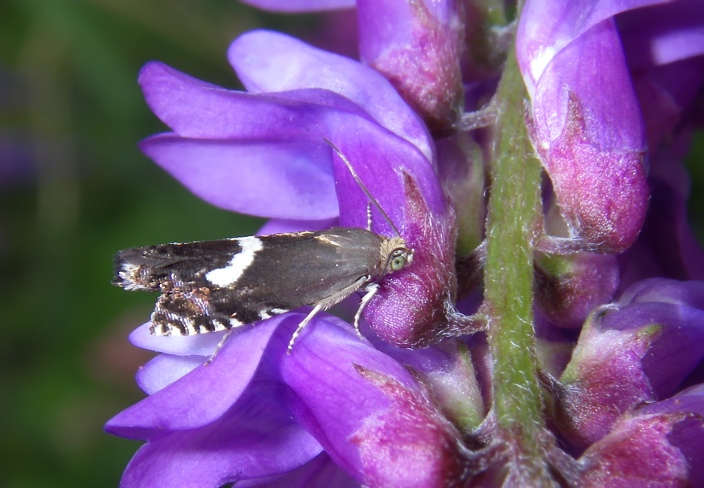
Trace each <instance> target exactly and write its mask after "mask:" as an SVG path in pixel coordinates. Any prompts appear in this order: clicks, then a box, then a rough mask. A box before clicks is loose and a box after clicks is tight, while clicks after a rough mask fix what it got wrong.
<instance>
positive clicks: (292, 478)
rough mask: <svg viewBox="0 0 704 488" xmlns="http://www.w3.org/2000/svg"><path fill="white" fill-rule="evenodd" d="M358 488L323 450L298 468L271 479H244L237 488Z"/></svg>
mask: <svg viewBox="0 0 704 488" xmlns="http://www.w3.org/2000/svg"><path fill="white" fill-rule="evenodd" d="M254 486H256V487H264V488H330V487H335V488H338V487H339V488H359V483H357V482H356V481H355V480H354V479H353V478H350V476H349V475H348V474H347V473H345V472H344V471H342V470H341V469H340V467H339V466H337V464H335V463H334V462H333V461H332V460H331V459H330V456H328V455H327V454H326V453H325V452H322V453H321V454H320V455H318V456H317V457H316V458H315V459H313V460H311V461H310V462H308V463H307V464H304V465H303V466H301V467H300V468H297V469H295V470H293V471H291V472H288V473H286V474H285V475H282V476H277V477H275V479H271V480H251V481H250V480H245V481H241V482H239V483H237V488H249V487H254Z"/></svg>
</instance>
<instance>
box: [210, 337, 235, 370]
mask: <svg viewBox="0 0 704 488" xmlns="http://www.w3.org/2000/svg"><path fill="white" fill-rule="evenodd" d="M233 330H235V329H227V332H225V335H223V336H222V339H220V341H218V345H217V346H215V349H214V350H213V353H212V354H211V355H210V357H209V358H208V359H207V360H206V361H205V363H203V366H207V365H209V364H210V363H212V362H213V359H215V356H217V355H218V353H219V352H220V349H222V346H224V345H225V342H226V341H227V339H229V338H230V335H231V334H232V331H233Z"/></svg>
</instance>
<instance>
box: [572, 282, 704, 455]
mask: <svg viewBox="0 0 704 488" xmlns="http://www.w3.org/2000/svg"><path fill="white" fill-rule="evenodd" d="M703 307H704V282H698V281H690V282H675V281H670V280H664V279H653V280H646V281H641V282H638V283H636V284H634V285H633V286H631V287H630V288H629V289H628V290H626V291H625V292H624V294H623V295H622V296H621V298H620V300H619V301H618V302H617V303H615V304H613V305H609V306H605V307H604V308H602V309H597V310H596V311H594V312H593V314H592V316H591V317H590V319H589V320H588V321H587V323H586V324H585V326H584V328H583V329H582V333H581V335H580V338H579V341H578V343H577V346H576V348H575V350H574V352H573V353H572V360H571V362H570V364H568V366H567V368H566V369H565V371H564V372H563V374H562V376H561V378H560V381H561V392H560V394H559V404H560V408H559V409H558V413H559V416H558V424H559V426H560V427H559V428H560V430H561V432H562V433H563V434H564V435H565V436H566V437H567V438H569V439H570V441H571V442H572V443H574V444H575V445H577V446H580V447H584V446H588V445H590V444H592V443H594V442H596V441H598V440H600V439H601V438H602V437H604V436H605V435H606V434H607V433H608V432H610V431H611V430H612V429H613V425H614V422H616V421H617V419H619V418H620V417H621V416H622V415H623V414H625V413H628V412H630V411H631V410H632V409H634V408H636V407H637V406H639V405H640V404H642V403H645V402H653V401H658V400H662V399H664V398H667V397H668V396H670V395H672V394H674V393H675V392H676V391H677V389H678V388H679V387H680V386H681V384H682V383H683V381H684V380H685V379H686V378H687V376H688V375H689V374H690V373H692V371H693V370H694V369H695V368H696V367H697V365H698V364H699V363H700V362H701V361H702V358H704V308H703Z"/></svg>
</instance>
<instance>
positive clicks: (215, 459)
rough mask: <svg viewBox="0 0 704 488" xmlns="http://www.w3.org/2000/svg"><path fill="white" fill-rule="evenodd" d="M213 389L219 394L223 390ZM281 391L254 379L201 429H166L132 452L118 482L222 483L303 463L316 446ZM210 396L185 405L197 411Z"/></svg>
mask: <svg viewBox="0 0 704 488" xmlns="http://www.w3.org/2000/svg"><path fill="white" fill-rule="evenodd" d="M213 364H215V362H214V363H213ZM224 373H225V372H224V371H220V372H219V374H224ZM213 374H217V373H216V372H214V371H213ZM216 393H217V394H219V395H223V394H226V390H219V391H218V390H216ZM285 396H286V392H285V390H284V389H283V387H282V386H281V385H274V384H271V383H270V384H267V385H262V384H258V385H257V388H253V389H250V390H248V392H246V393H245V394H244V395H243V396H242V397H240V398H239V399H238V401H237V403H235V404H234V405H233V406H232V408H231V409H230V410H229V411H228V412H227V415H226V416H223V417H222V418H219V419H216V420H214V421H213V422H212V423H209V424H207V425H204V426H202V427H200V428H195V429H188V430H175V431H174V430H171V431H168V432H165V433H164V434H163V435H161V436H158V437H156V438H155V439H154V440H152V441H150V442H149V443H147V444H146V445H145V446H143V447H142V448H141V449H140V450H139V451H138V452H137V454H135V456H134V457H133V458H132V461H131V462H130V464H129V465H128V466H127V469H126V470H125V473H124V476H123V479H122V484H121V486H123V487H126V488H127V487H144V486H149V487H174V486H221V485H223V484H225V483H227V482H231V481H237V480H240V479H248V478H259V477H263V476H272V475H275V474H279V473H281V472H286V471H290V470H293V469H296V468H297V467H299V466H302V465H304V464H305V463H307V462H308V461H310V460H311V459H313V458H314V457H315V456H317V455H318V454H319V453H320V451H321V448H320V445H319V444H318V443H317V442H316V441H315V440H314V439H313V438H312V437H311V436H310V435H309V434H308V433H307V432H306V431H305V430H304V429H302V428H301V427H300V426H298V425H296V424H295V423H294V422H293V421H292V420H291V415H290V412H289V411H288V409H287V408H286V407H285V402H284V399H285ZM194 398H197V401H196V402H194V401H193V399H194ZM213 399H214V398H213V396H211V395H208V391H207V390H203V391H201V394H200V395H199V396H197V397H192V398H191V401H190V407H191V408H192V409H193V410H197V409H198V408H199V406H200V404H201V403H204V404H206V405H207V404H208V403H210V402H211V401H212V400H213ZM184 413H185V414H189V413H190V414H194V413H196V412H188V411H186V412H184Z"/></svg>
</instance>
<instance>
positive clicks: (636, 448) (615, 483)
mask: <svg viewBox="0 0 704 488" xmlns="http://www.w3.org/2000/svg"><path fill="white" fill-rule="evenodd" d="M680 428H684V429H688V430H691V429H695V430H697V431H698V434H699V435H698V437H699V442H698V444H699V445H697V446H693V447H695V450H694V452H696V448H697V447H698V448H699V452H698V454H697V455H696V460H695V463H696V464H699V463H701V461H702V453H703V452H704V450H703V449H702V444H701V440H702V438H703V437H702V433H703V431H702V423H701V420H700V421H697V419H694V418H692V417H691V416H687V415H658V416H646V417H636V418H633V419H626V420H624V421H623V422H620V423H619V424H618V425H617V426H616V428H615V429H614V431H613V432H611V433H610V434H609V435H608V436H607V437H605V438H604V439H602V440H601V441H600V442H597V443H595V444H593V445H592V446H590V447H589V449H587V451H586V452H585V453H584V455H583V456H582V457H581V458H580V459H579V463H580V470H581V471H582V473H581V478H580V480H579V486H580V487H598V488H610V487H614V488H617V487H626V486H695V485H690V484H689V482H690V481H691V478H690V470H691V468H690V466H691V464H690V462H688V461H693V459H691V458H690V459H687V457H688V456H686V454H685V453H684V452H683V451H682V450H681V449H679V448H678V447H677V446H676V445H674V443H673V442H672V435H673V434H676V432H677V430H679V429H680Z"/></svg>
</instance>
